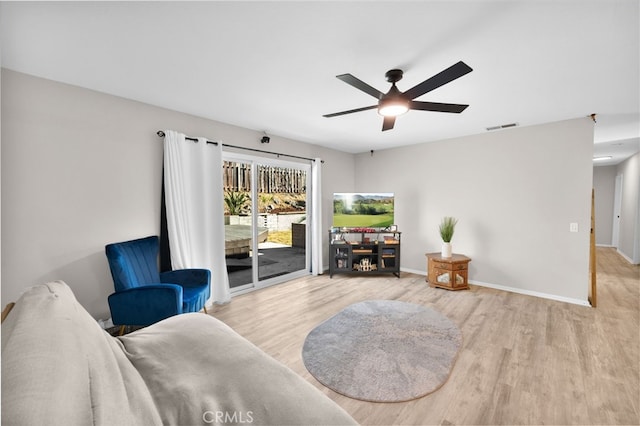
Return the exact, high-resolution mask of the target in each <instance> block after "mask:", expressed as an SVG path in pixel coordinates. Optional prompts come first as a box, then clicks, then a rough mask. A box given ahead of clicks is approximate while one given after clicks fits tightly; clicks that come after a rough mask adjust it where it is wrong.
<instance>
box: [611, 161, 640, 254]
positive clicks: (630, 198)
mask: <svg viewBox="0 0 640 426" xmlns="http://www.w3.org/2000/svg"><path fill="white" fill-rule="evenodd" d="M616 173H617V174H618V175H622V209H621V210H620V239H619V240H618V251H619V252H620V253H621V254H622V255H624V256H625V257H626V258H627V260H629V261H630V262H632V263H634V264H639V263H640V153H637V154H635V155H634V156H632V157H631V158H629V159H627V160H625V161H623V162H622V163H620V164H618V167H617V170H616Z"/></svg>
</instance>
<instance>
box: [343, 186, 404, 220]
mask: <svg viewBox="0 0 640 426" xmlns="http://www.w3.org/2000/svg"><path fill="white" fill-rule="evenodd" d="M393 224H394V221H393V192H336V193H334V194H333V226H334V227H336V228H356V227H370V228H386V227H387V226H390V225H393Z"/></svg>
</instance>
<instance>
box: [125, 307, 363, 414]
mask: <svg viewBox="0 0 640 426" xmlns="http://www.w3.org/2000/svg"><path fill="white" fill-rule="evenodd" d="M119 339H120V340H121V341H122V343H123V345H124V348H125V350H126V352H127V354H128V356H129V359H130V360H131V362H132V363H133V365H135V367H136V369H137V370H138V371H139V372H140V374H141V376H142V377H143V378H144V380H145V381H146V383H147V386H148V387H149V389H150V391H151V394H152V395H153V397H154V399H155V402H156V406H157V407H158V410H159V412H160V417H161V418H162V422H163V423H164V424H201V423H202V422H203V416H204V418H205V419H207V418H208V419H213V418H215V417H218V418H220V419H224V418H227V419H231V418H233V417H234V416H235V418H236V420H242V419H244V422H245V423H252V424H266V425H313V424H325V425H331V424H338V425H343V424H354V421H353V419H351V417H350V416H349V415H348V414H347V413H346V412H344V411H343V410H342V409H341V408H340V407H339V406H338V405H336V404H335V402H333V401H332V400H331V399H329V398H328V397H326V396H325V395H324V394H323V393H322V392H320V391H319V390H318V389H316V388H315V387H314V386H313V385H311V384H310V383H309V382H307V381H306V380H304V379H303V378H302V377H300V376H298V375H297V374H296V373H294V372H293V371H292V370H291V369H289V368H288V367H286V366H284V365H283V364H281V363H279V362H278V361H276V360H275V359H273V358H271V357H270V356H268V355H267V354H265V353H264V352H263V351H262V350H261V349H259V348H258V347H256V346H255V345H253V344H252V343H250V342H249V341H248V340H246V339H245V338H243V337H241V336H240V335H239V334H237V333H236V332H235V331H233V330H232V329H231V328H230V327H228V326H227V325H226V324H224V323H222V322H221V321H219V320H216V319H215V318H213V317H211V316H209V315H205V314H200V313H189V314H183V315H178V316H175V317H171V318H168V319H166V320H164V321H162V322H159V323H157V324H154V325H153V326H150V327H147V328H145V329H141V330H138V331H136V332H135V333H131V334H129V335H126V336H122V337H120V338H119ZM169 377H170V378H171V380H167V378H169ZM249 420H250V421H249ZM220 423H225V422H220Z"/></svg>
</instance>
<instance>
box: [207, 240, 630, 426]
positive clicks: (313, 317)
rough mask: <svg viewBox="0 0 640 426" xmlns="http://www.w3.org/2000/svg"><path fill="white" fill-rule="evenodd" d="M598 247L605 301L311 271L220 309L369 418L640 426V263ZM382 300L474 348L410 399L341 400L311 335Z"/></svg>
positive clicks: (217, 311) (359, 416)
mask: <svg viewBox="0 0 640 426" xmlns="http://www.w3.org/2000/svg"><path fill="white" fill-rule="evenodd" d="M597 254H598V258H597V266H598V274H597V277H598V307H597V308H589V307H583V306H578V305H572V304H566V303H562V302H556V301H551V300H546V299H541V298H536V297H530V296H524V295H518V294H514V293H508V292H503V291H498V290H493V289H488V288H483V287H478V286H471V289H470V290H468V291H460V292H450V291H447V290H441V289H432V288H429V287H428V285H427V284H426V283H425V277H424V276H419V275H414V274H409V273H402V278H400V279H398V278H395V277H393V276H369V277H361V276H342V275H334V277H333V279H329V277H328V276H327V275H325V276H319V277H305V278H301V279H297V280H294V281H290V282H288V283H285V284H281V285H278V286H274V287H270V288H267V289H263V290H260V291H256V292H253V293H249V294H245V295H242V296H238V297H235V298H234V299H233V300H232V302H231V303H230V304H228V305H224V306H217V307H215V308H214V309H213V310H212V311H210V314H211V315H213V316H215V317H216V318H219V319H221V320H222V321H224V322H226V323H227V324H229V325H230V326H231V327H233V328H234V329H235V330H236V331H237V332H238V333H240V334H241V335H243V336H245V337H246V338H247V339H249V340H250V341H251V342H253V343H254V344H256V345H257V346H259V347H260V348H262V349H263V350H264V351H265V352H267V353H268V354H270V355H271V356H273V357H274V358H276V359H278V360H279V361H281V362H283V363H284V364H286V365H287V366H289V367H290V368H291V369H293V370H294V371H295V372H297V373H298V374H300V375H301V376H302V377H304V378H305V379H306V380H308V381H309V382H311V383H312V384H314V385H315V386H316V387H317V388H318V389H320V390H321V391H322V392H324V393H325V394H326V395H328V396H329V397H330V398H331V399H333V400H335V401H336V402H337V403H338V404H340V405H341V406H342V407H343V408H344V409H345V410H347V411H348V412H349V413H350V414H351V415H352V416H353V417H354V418H355V419H356V420H357V421H358V422H360V423H361V424H367V425H368V424H371V425H391V424H396V425H400V424H401V425H409V424H416V425H417V424H419V425H426V424H429V425H431V424H445V425H449V424H467V425H471V424H473V425H489V424H492V425H493V424H500V425H517V424H526V425H534V424H535V425H538V424H547V425H551V424H553V425H559V424H572V425H577V424H600V425H612V424H631V425H638V424H640V402H639V401H640V348H639V346H640V315H639V314H640V268H639V267H638V266H632V265H630V264H628V263H627V262H626V261H625V260H624V259H622V258H621V257H620V256H619V255H618V254H617V253H616V252H615V250H614V249H611V248H598V249H597ZM541 279H543V278H542V276H541ZM558 285H561V284H558ZM371 299H395V300H402V301H406V302H412V303H418V304H422V305H425V306H429V307H432V308H434V309H436V310H438V311H440V312H441V313H443V314H445V315H446V316H448V317H449V318H450V319H451V320H452V321H454V322H455V323H456V324H457V325H458V327H460V329H461V330H462V334H463V339H464V341H463V345H462V348H461V349H460V352H459V354H458V359H457V361H456V364H455V365H454V367H453V371H452V373H451V376H450V377H449V380H448V381H447V382H446V383H445V385H444V386H443V387H442V388H440V389H439V390H437V391H436V392H434V393H432V394H430V395H427V396H425V397H423V398H420V399H417V400H413V401H409V402H404V403H371V402H363V401H358V400H354V399H351V398H347V397H344V396H342V395H339V394H337V393H335V392H333V391H331V390H329V389H327V388H325V387H324V386H323V385H321V384H320V383H318V382H317V381H316V380H315V379H314V378H313V377H312V376H311V375H310V374H309V373H308V372H307V370H306V369H305V367H304V364H303V363H302V358H301V351H302V345H303V342H304V339H305V337H306V335H307V333H309V331H311V329H313V328H314V327H315V326H316V325H318V324H319V323H320V322H322V321H323V320H325V319H327V318H329V317H331V316H332V315H334V314H335V313H337V312H338V311H340V310H341V309H342V308H344V307H346V306H347V305H350V304H352V303H355V302H359V301H362V300H371ZM220 349H221V350H224V348H220ZM274 392H277V389H274Z"/></svg>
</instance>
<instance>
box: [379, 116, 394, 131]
mask: <svg viewBox="0 0 640 426" xmlns="http://www.w3.org/2000/svg"><path fill="white" fill-rule="evenodd" d="M395 123H396V117H395V116H387V117H385V118H384V121H383V122H382V131H383V132H384V131H385V130H391V129H393V125H394V124H395Z"/></svg>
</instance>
